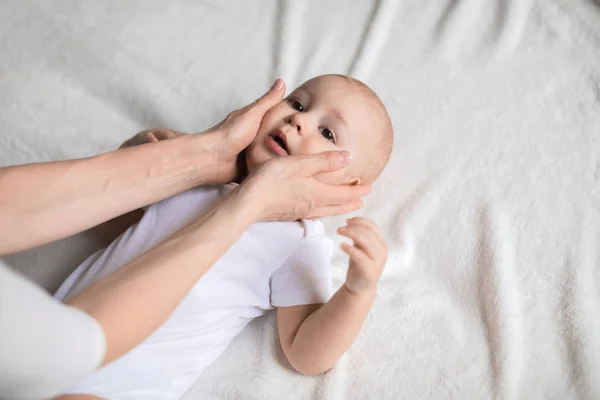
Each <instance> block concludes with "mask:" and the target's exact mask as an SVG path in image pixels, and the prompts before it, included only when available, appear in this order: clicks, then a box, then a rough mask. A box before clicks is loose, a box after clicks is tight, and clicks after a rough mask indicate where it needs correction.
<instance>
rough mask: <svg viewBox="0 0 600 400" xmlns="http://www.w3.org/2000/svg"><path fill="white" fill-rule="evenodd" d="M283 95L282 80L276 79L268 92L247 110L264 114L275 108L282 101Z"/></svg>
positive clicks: (283, 85)
mask: <svg viewBox="0 0 600 400" xmlns="http://www.w3.org/2000/svg"><path fill="white" fill-rule="evenodd" d="M284 94H285V82H284V81H283V80H282V79H277V80H275V83H273V86H271V88H270V89H269V91H268V92H267V93H265V94H263V95H262V96H261V97H259V98H258V100H256V101H255V102H254V103H252V104H250V106H249V108H251V109H253V110H256V112H258V113H260V114H264V113H266V112H267V111H269V109H271V108H273V107H274V106H276V105H277V103H279V102H280V101H281V99H283V95H284Z"/></svg>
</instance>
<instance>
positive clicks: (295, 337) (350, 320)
mask: <svg viewBox="0 0 600 400" xmlns="http://www.w3.org/2000/svg"><path fill="white" fill-rule="evenodd" d="M374 299H375V293H374V292H373V293H363V294H355V293H352V292H350V291H349V290H348V289H347V288H346V286H345V285H344V286H342V287H341V288H340V289H339V290H338V291H337V293H336V294H335V295H334V296H333V297H332V298H331V300H329V301H328V302H327V304H325V305H322V306H321V305H319V304H311V305H306V306H294V307H280V308H278V309H277V325H278V328H279V338H280V341H281V347H282V348H283V352H284V354H285V356H286V358H287V359H288V361H289V362H290V364H291V365H292V367H294V369H295V370H296V371H298V372H300V373H301V374H303V375H318V374H321V373H323V372H327V371H328V370H330V369H331V368H333V367H334V366H335V364H336V363H337V362H338V360H339V359H340V357H341V356H342V355H344V353H345V352H346V350H348V348H349V347H350V345H351V344H352V342H354V339H356V336H357V335H358V333H359V332H360V328H361V327H362V324H363V322H364V321H365V318H366V317H367V314H368V313H369V310H370V309H371V306H372V305H373V300H374Z"/></svg>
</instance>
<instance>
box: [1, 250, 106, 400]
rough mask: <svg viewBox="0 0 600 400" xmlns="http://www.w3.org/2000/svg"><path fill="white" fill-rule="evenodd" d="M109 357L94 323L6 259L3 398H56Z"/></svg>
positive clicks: (2, 274) (3, 299) (99, 327)
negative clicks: (34, 281)
mask: <svg viewBox="0 0 600 400" xmlns="http://www.w3.org/2000/svg"><path fill="white" fill-rule="evenodd" d="M105 351H106V342H105V336H104V331H103V329H102V327H101V326H100V324H99V323H98V322H97V321H96V320H95V319H94V318H92V317H91V316H89V315H88V314H86V313H84V312H83V311H81V310H78V309H76V308H73V307H69V306H66V305H64V304H62V303H60V302H59V301H58V300H56V299H53V298H52V297H50V295H48V294H47V293H46V292H45V291H44V290H43V289H42V288H40V287H38V286H37V285H36V284H35V283H33V282H31V281H30V280H28V279H27V278H25V277H23V276H21V275H20V274H18V273H16V272H15V271H12V270H10V269H9V268H8V267H7V266H6V265H5V264H4V263H3V262H2V259H0V371H2V372H1V373H0V398H2V399H42V398H44V399H45V398H49V397H52V396H53V395H56V394H58V393H59V392H60V391H62V390H64V389H65V388H66V387H68V386H70V385H72V384H74V383H76V382H77V381H79V380H80V379H82V378H83V377H84V376H85V375H87V374H88V373H90V372H92V371H93V370H94V369H96V368H97V367H98V366H99V365H100V364H101V362H102V360H103V359H104V353H105Z"/></svg>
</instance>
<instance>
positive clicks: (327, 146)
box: [246, 75, 393, 184]
mask: <svg viewBox="0 0 600 400" xmlns="http://www.w3.org/2000/svg"><path fill="white" fill-rule="evenodd" d="M392 140H393V132H392V123H391V121H390V118H389V116H388V113H387V110H386V109H385V106H384V105H383V103H382V102H381V100H379V97H377V95H376V94H375V93H374V92H373V91H372V90H371V89H370V88H369V87H368V86H367V85H365V84H364V83H362V82H360V81H358V80H356V79H354V78H350V77H348V76H344V75H322V76H318V77H316V78H313V79H311V80H309V81H307V82H304V83H303V84H302V85H300V87H298V88H297V89H296V90H294V91H293V92H292V93H291V94H290V95H289V96H288V97H286V98H285V99H284V100H283V101H282V102H281V103H279V104H278V105H276V106H275V107H273V108H271V109H270V110H269V111H268V112H267V113H266V114H265V116H264V118H263V120H262V123H261V125H260V128H259V130H258V134H257V135H256V138H255V139H254V141H253V142H252V143H251V144H250V146H249V147H248V149H247V150H246V165H247V167H248V171H249V172H251V171H253V170H254V169H255V168H256V167H258V166H259V165H261V164H262V163H264V162H265V161H267V160H269V159H271V158H273V157H277V156H286V155H303V154H317V153H322V152H325V151H330V150H346V151H348V152H350V154H352V163H351V164H350V165H349V166H348V167H346V168H344V169H342V170H340V171H336V172H332V173H329V174H323V176H322V178H323V180H326V181H328V182H330V183H344V184H355V183H366V184H370V183H372V182H373V181H374V180H375V179H376V178H377V177H378V176H379V174H380V173H381V171H382V170H383V167H385V164H386V163H387V161H388V159H389V157H390V153H391V151H392ZM325 175H327V176H325Z"/></svg>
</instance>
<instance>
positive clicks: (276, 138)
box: [266, 130, 290, 156]
mask: <svg viewBox="0 0 600 400" xmlns="http://www.w3.org/2000/svg"><path fill="white" fill-rule="evenodd" d="M266 144H267V146H268V147H269V148H270V149H271V151H272V152H273V153H275V154H277V155H279V156H287V155H289V154H290V152H289V151H288V145H287V140H286V137H285V133H283V131H281V130H276V131H275V132H272V133H271V134H269V136H267V141H266Z"/></svg>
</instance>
